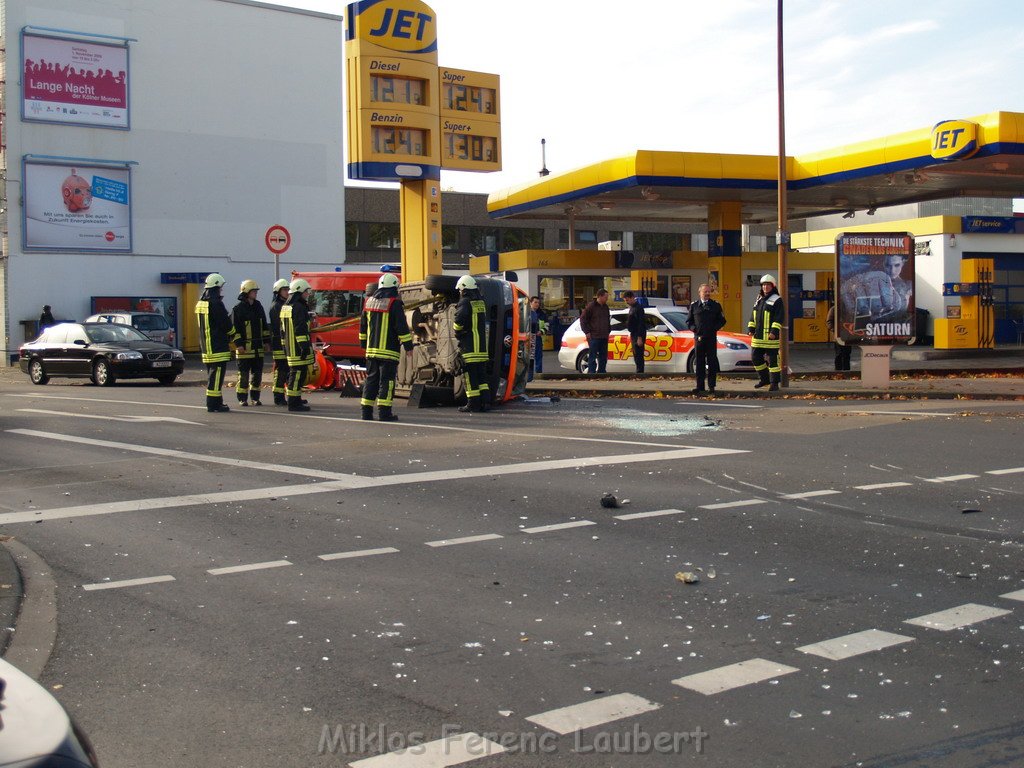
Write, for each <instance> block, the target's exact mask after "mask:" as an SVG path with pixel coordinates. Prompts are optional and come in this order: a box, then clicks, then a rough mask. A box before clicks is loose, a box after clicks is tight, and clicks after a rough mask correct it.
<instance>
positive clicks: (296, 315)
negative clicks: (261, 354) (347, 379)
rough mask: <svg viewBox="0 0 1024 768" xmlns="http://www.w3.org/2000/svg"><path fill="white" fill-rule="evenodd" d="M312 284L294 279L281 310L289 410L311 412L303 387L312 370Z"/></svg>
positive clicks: (300, 279) (286, 392)
mask: <svg viewBox="0 0 1024 768" xmlns="http://www.w3.org/2000/svg"><path fill="white" fill-rule="evenodd" d="M308 298H309V283H308V282H306V281H305V280H303V279H302V278H296V279H295V280H292V282H291V284H289V286H288V300H287V301H286V302H285V303H284V306H282V307H281V313H280V318H281V340H282V342H283V343H284V353H285V360H286V362H287V363H288V388H287V389H286V390H285V395H286V396H287V397H288V410H289V411H308V410H309V409H310V408H309V405H307V404H306V403H305V402H304V401H303V399H302V388H303V387H304V386H305V385H306V381H307V380H308V379H309V372H310V370H312V368H313V345H312V343H311V342H310V339H309V305H308V304H307V303H306V302H307V300H308Z"/></svg>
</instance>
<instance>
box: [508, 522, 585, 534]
mask: <svg viewBox="0 0 1024 768" xmlns="http://www.w3.org/2000/svg"><path fill="white" fill-rule="evenodd" d="M586 525H597V523H593V522H591V521H590V520H573V521H572V522H571V523H555V524H554V525H538V526H537V527H536V528H520V529H519V530H520V531H521V532H522V533H547V532H549V531H564V530H565V529H566V528H582V527H584V526H586Z"/></svg>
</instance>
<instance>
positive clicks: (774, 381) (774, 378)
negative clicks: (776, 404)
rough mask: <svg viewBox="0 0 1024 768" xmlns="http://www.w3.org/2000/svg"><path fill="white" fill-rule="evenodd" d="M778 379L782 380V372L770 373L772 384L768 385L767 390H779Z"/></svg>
mask: <svg viewBox="0 0 1024 768" xmlns="http://www.w3.org/2000/svg"><path fill="white" fill-rule="evenodd" d="M780 381H782V374H781V373H773V374H772V385H771V386H770V387H768V391H769V392H778V391H779V382H780Z"/></svg>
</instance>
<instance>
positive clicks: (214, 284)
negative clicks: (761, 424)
mask: <svg viewBox="0 0 1024 768" xmlns="http://www.w3.org/2000/svg"><path fill="white" fill-rule="evenodd" d="M224 282H225V281H224V275H222V274H220V273H218V272H211V273H210V274H208V275H207V276H206V286H205V287H206V288H220V287H221V286H223V285H224Z"/></svg>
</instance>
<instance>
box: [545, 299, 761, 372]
mask: <svg viewBox="0 0 1024 768" xmlns="http://www.w3.org/2000/svg"><path fill="white" fill-rule="evenodd" d="M628 314H629V309H628V308H624V309H613V310H611V334H610V335H609V336H608V366H607V370H608V372H609V373H614V372H621V373H633V372H635V371H636V364H635V363H634V362H633V348H632V345H630V343H629V331H628V330H626V316H627V315H628ZM688 314H689V310H688V309H687V307H679V306H648V307H644V315H645V320H646V321H647V345H646V347H645V350H644V361H645V365H644V370H645V371H646V372H647V373H693V360H694V356H693V346H694V344H693V332H692V331H690V330H688V329H687V327H686V317H687V315H688ZM589 350H590V347H589V345H588V344H587V337H586V334H584V333H583V329H582V328H580V321H579V320H578V319H577V320H576V321H575V322H574V323H573V324H572V325H570V326H569V329H568V330H567V331H566V332H565V334H564V335H563V336H562V346H561V348H560V349H559V350H558V364H559V365H561V366H562V367H563V368H568V369H570V370H576V371H578V372H579V373H588V372H589V371H588V369H587V357H588V355H589ZM718 364H719V370H721V371H752V370H754V363H753V361H752V359H751V347H750V337H749V336H746V335H744V334H739V333H728V332H726V331H719V332H718Z"/></svg>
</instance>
